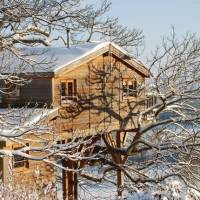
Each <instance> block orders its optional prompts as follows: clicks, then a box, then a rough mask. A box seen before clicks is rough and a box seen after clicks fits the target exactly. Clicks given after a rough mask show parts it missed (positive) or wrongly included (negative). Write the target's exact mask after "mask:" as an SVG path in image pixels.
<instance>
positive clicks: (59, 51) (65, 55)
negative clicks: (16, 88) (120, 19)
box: [5, 42, 149, 77]
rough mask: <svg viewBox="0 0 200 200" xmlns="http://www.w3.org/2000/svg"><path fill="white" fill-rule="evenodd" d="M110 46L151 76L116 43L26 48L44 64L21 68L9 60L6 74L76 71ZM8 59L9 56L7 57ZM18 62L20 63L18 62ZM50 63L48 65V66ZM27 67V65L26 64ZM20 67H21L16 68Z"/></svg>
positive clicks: (28, 52)
mask: <svg viewBox="0 0 200 200" xmlns="http://www.w3.org/2000/svg"><path fill="white" fill-rule="evenodd" d="M110 45H111V46H112V48H115V49H117V50H118V51H119V52H120V53H121V54H123V55H124V56H126V59H125V58H124V59H123V58H122V59H123V60H124V61H125V62H127V63H128V64H129V65H130V66H132V67H133V68H135V69H136V70H138V71H139V72H140V73H142V74H143V75H145V76H147V77H148V76H149V70H148V69H147V68H146V67H145V66H144V65H143V64H142V63H141V62H139V61H138V60H136V59H135V58H132V57H131V56H130V54H129V53H128V52H127V51H125V50H124V49H123V48H121V47H120V46H118V45H117V44H115V43H110V42H96V43H86V44H81V45H72V46H70V48H66V47H33V48H24V49H22V52H24V54H25V55H26V56H27V55H28V58H31V60H36V61H37V63H42V64H41V65H37V64H36V66H35V67H34V68H32V67H31V66H29V67H23V68H22V69H21V68H19V67H21V66H22V65H21V61H20V60H19V59H16V57H13V59H11V57H9V58H7V59H8V60H10V62H12V60H14V61H13V62H12V63H9V64H8V66H9V67H8V68H6V70H5V73H17V72H21V73H23V72H28V73H34V72H36V73H40V72H42V73H45V72H48V73H54V74H59V73H61V72H63V71H65V70H71V69H74V67H77V66H78V65H77V63H78V62H79V61H80V60H85V61H86V62H88V60H89V59H91V58H94V57H96V56H98V55H101V54H103V53H105V52H108V51H109V47H110ZM7 57H8V55H7ZM17 60H18V61H17ZM47 63H48V64H47ZM26 65H27V64H26ZM16 66H19V67H16Z"/></svg>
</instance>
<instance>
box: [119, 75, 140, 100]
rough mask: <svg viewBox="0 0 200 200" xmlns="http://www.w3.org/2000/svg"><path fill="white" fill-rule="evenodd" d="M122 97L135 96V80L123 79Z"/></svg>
mask: <svg viewBox="0 0 200 200" xmlns="http://www.w3.org/2000/svg"><path fill="white" fill-rule="evenodd" d="M122 92H123V97H135V96H136V95H137V81H136V80H132V79H123V88H122Z"/></svg>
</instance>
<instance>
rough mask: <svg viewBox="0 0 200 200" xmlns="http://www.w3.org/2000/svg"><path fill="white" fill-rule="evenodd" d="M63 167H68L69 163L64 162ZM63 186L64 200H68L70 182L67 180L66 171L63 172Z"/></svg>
mask: <svg viewBox="0 0 200 200" xmlns="http://www.w3.org/2000/svg"><path fill="white" fill-rule="evenodd" d="M62 165H63V167H67V161H66V160H63V161H62ZM62 186H63V200H66V199H67V193H68V180H67V174H66V171H65V170H64V169H63V170H62Z"/></svg>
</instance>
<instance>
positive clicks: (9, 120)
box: [0, 108, 58, 136]
mask: <svg viewBox="0 0 200 200" xmlns="http://www.w3.org/2000/svg"><path fill="white" fill-rule="evenodd" d="M57 110H58V108H55V109H46V108H40V109H39V108H12V109H9V108H7V109H3V108H1V109H0V130H1V131H0V135H1V136H4V135H9V136H11V135H15V134H19V135H20V133H23V132H26V131H28V130H29V129H30V130H31V129H32V128H33V127H34V126H36V125H37V123H39V122H40V121H41V120H42V119H45V118H46V117H47V116H49V115H50V114H52V113H54V112H56V111H57Z"/></svg>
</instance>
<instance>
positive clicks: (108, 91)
mask: <svg viewBox="0 0 200 200" xmlns="http://www.w3.org/2000/svg"><path fill="white" fill-rule="evenodd" d="M74 79H76V84H77V96H78V100H77V102H76V103H75V104H74V105H73V106H71V107H67V108H66V107H64V108H62V109H60V114H61V116H62V117H61V118H60V121H59V123H58V127H59V131H60V132H63V134H64V137H67V133H68V134H69V135H70V133H71V132H72V131H73V132H75V133H77V134H88V133H90V134H96V133H97V132H101V131H110V130H113V129H115V128H119V127H123V128H128V127H129V128H130V127H136V121H137V117H135V116H136V115H137V113H138V112H139V110H141V109H144V105H143V104H141V105H140V106H136V107H135V103H136V102H137V101H139V100H141V99H142V98H144V92H141V93H140V94H139V95H137V96H136V97H123V95H122V82H123V79H130V80H132V79H136V80H137V82H138V84H142V83H143V82H144V76H143V75H142V74H140V73H138V72H137V71H136V70H133V68H131V67H130V66H129V65H128V64H126V63H125V62H123V60H121V59H119V58H118V57H117V56H114V55H113V56H112V57H111V56H110V55H108V54H104V55H102V56H98V57H97V58H96V59H93V60H92V61H90V62H88V63H84V64H80V66H79V67H78V68H76V69H74V70H72V71H70V72H66V73H62V74H61V75H59V76H57V77H55V78H54V81H53V82H54V88H53V94H54V96H53V104H54V106H58V105H60V95H61V93H60V89H59V88H60V83H61V81H63V80H74ZM131 113H135V116H133V115H132V114H131Z"/></svg>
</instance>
